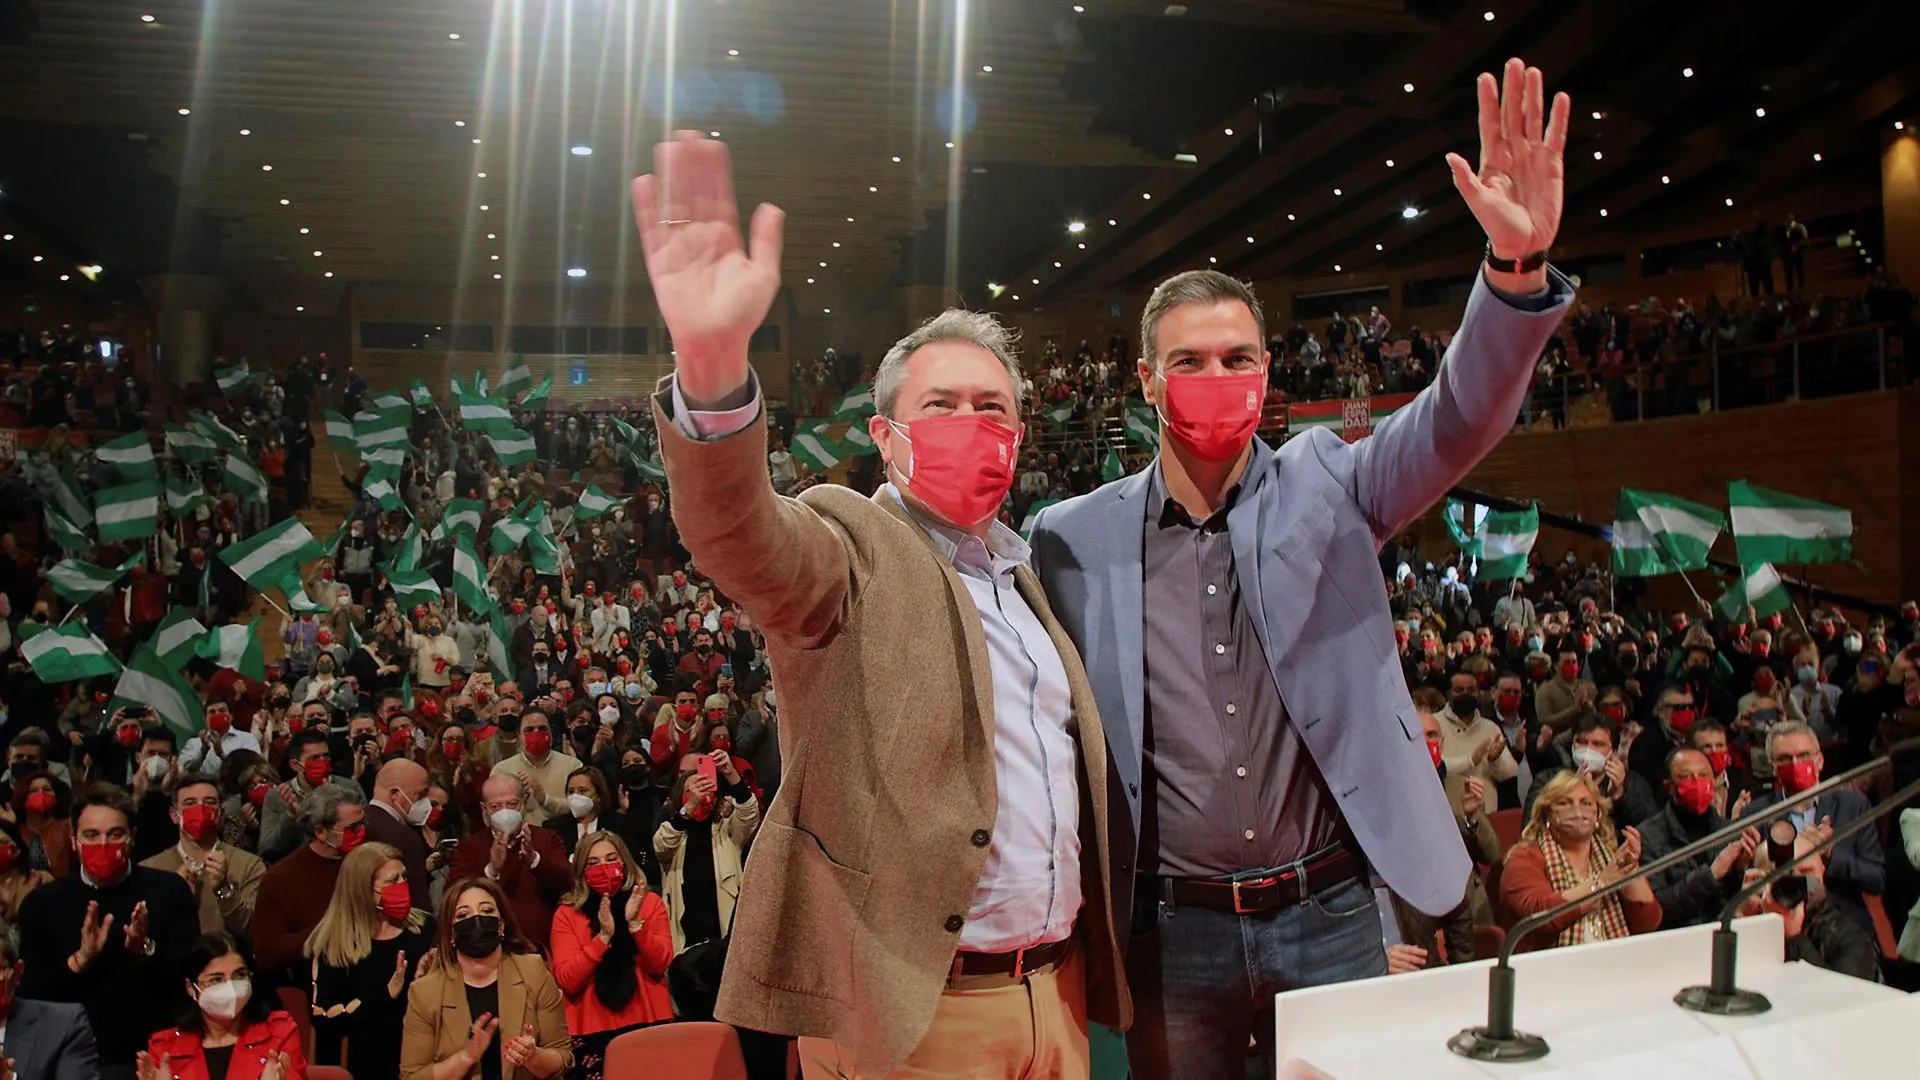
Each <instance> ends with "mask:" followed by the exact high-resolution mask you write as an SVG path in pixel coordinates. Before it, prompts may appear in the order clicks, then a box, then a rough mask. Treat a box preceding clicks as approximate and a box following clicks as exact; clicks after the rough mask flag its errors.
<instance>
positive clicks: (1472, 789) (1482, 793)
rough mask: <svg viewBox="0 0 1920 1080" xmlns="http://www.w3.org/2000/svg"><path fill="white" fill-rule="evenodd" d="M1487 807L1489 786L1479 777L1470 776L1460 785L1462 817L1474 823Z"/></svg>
mask: <svg viewBox="0 0 1920 1080" xmlns="http://www.w3.org/2000/svg"><path fill="white" fill-rule="evenodd" d="M1486 805H1487V785H1486V784H1484V783H1482V782H1481V780H1480V778H1479V777H1477V776H1469V777H1467V778H1466V780H1464V781H1462V782H1461V785H1460V816H1461V817H1463V818H1466V819H1467V820H1468V821H1472V820H1473V819H1474V818H1477V817H1479V816H1480V811H1481V810H1484V809H1485V808H1486Z"/></svg>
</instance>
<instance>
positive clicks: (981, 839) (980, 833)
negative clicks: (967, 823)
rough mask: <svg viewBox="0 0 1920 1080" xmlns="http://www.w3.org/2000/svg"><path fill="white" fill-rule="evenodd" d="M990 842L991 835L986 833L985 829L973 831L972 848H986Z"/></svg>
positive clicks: (991, 839)
mask: <svg viewBox="0 0 1920 1080" xmlns="http://www.w3.org/2000/svg"><path fill="white" fill-rule="evenodd" d="M992 841H993V834H992V833H990V832H988V831H987V830H985V829H975V830H973V846H974V847H986V846H987V845H988V844H989V843H991V842H992Z"/></svg>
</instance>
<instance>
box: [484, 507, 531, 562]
mask: <svg viewBox="0 0 1920 1080" xmlns="http://www.w3.org/2000/svg"><path fill="white" fill-rule="evenodd" d="M531 532H533V526H531V525H528V524H527V523H526V522H524V521H521V520H520V519H519V518H517V517H513V516H511V515H509V516H507V517H503V518H501V519H500V520H498V521H496V522H494V523H493V529H492V531H490V532H489V533H487V546H488V547H489V548H490V549H492V551H493V553H494V554H495V555H505V554H507V553H509V552H511V551H515V550H517V549H518V548H519V547H520V545H521V544H524V543H526V542H527V535H528V534H529V533H531Z"/></svg>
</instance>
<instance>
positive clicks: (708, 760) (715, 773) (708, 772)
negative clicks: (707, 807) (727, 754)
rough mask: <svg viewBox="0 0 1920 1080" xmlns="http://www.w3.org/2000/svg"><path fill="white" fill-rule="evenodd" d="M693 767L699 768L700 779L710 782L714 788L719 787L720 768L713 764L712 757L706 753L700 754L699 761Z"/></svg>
mask: <svg viewBox="0 0 1920 1080" xmlns="http://www.w3.org/2000/svg"><path fill="white" fill-rule="evenodd" d="M695 768H696V769H698V770H699V772H700V777H701V778H702V779H704V780H705V781H706V782H707V783H709V784H712V785H713V786H714V787H715V788H716V789H718V788H719V786H720V769H719V767H718V766H716V765H714V763H713V758H712V757H710V756H708V755H706V754H702V755H700V761H699V763H698V764H697V765H696V766H695Z"/></svg>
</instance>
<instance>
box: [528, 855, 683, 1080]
mask: <svg viewBox="0 0 1920 1080" xmlns="http://www.w3.org/2000/svg"><path fill="white" fill-rule="evenodd" d="M573 871H574V885H573V889H572V891H570V892H568V893H567V895H566V896H565V897H563V898H562V900H561V906H560V909H559V910H558V911H556V912H554V916H553V972H554V976H555V978H556V979H557V980H558V981H559V983H560V990H561V992H562V993H563V994H564V995H565V996H566V1009H567V1030H568V1031H569V1032H571V1033H572V1035H573V1049H574V1055H575V1057H576V1058H577V1059H578V1060H579V1061H580V1062H581V1063H582V1064H583V1065H584V1066H585V1069H586V1072H585V1077H584V1080H598V1078H599V1076H600V1063H601V1059H602V1057H603V1055H604V1054H605V1052H606V1046H607V1043H608V1042H610V1041H611V1040H612V1038H613V1036H615V1035H617V1034H619V1033H620V1032H622V1031H625V1030H627V1029H629V1028H633V1027H637V1026H640V1025H644V1024H653V1023H658V1022H660V1021H663V1020H671V1019H673V1004H672V1001H671V999H670V998H669V997H668V995H667V984H666V975H667V965H668V964H669V963H671V962H672V961H673V935H672V933H671V932H670V931H669V929H668V925H667V906H666V904H665V903H664V902H662V901H661V899H660V895H659V894H658V893H656V892H654V891H653V890H651V889H649V888H648V887H647V881H646V878H644V877H642V876H641V875H640V872H639V868H638V867H637V866H636V865H635V863H634V860H633V855H632V853H631V852H629V851H628V850H627V845H626V843H625V842H624V841H622V840H621V839H620V837H619V836H618V835H616V834H614V833H610V832H604V831H602V832H598V833H595V834H593V836H592V837H591V838H590V839H587V840H583V841H581V844H580V849H579V850H578V851H577V852H575V853H574V857H573Z"/></svg>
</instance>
